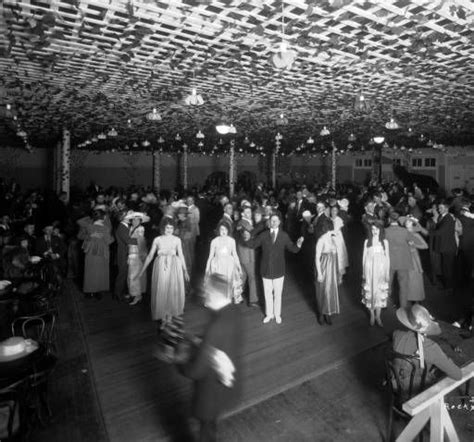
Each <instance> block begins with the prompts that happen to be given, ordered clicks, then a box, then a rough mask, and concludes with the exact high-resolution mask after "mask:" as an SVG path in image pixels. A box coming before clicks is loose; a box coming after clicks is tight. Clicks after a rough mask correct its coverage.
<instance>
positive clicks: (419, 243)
mask: <svg viewBox="0 0 474 442" xmlns="http://www.w3.org/2000/svg"><path fill="white" fill-rule="evenodd" d="M413 236H414V239H415V240H414V241H413V243H414V244H413V246H414V247H415V248H417V249H420V250H424V249H427V248H428V244H427V243H426V241H425V240H424V239H423V238H422V237H421V235H420V234H419V233H415V234H414V235H413Z"/></svg>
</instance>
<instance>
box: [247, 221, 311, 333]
mask: <svg viewBox="0 0 474 442" xmlns="http://www.w3.org/2000/svg"><path fill="white" fill-rule="evenodd" d="M280 224H281V220H280V216H279V215H277V214H273V215H272V216H271V217H270V230H267V231H265V232H263V233H261V234H260V235H258V236H257V237H256V238H253V239H250V233H248V232H246V233H244V240H246V241H248V245H249V247H252V248H257V247H261V248H262V257H261V261H260V274H261V275H262V280H263V290H264V294H265V318H264V319H263V323H264V324H267V323H268V322H270V321H271V320H272V319H275V322H276V323H277V324H281V295H282V292H283V283H284V281H285V250H288V251H290V252H292V253H298V252H299V251H300V248H301V245H302V244H303V238H299V239H298V241H297V243H296V245H295V244H294V243H293V242H292V241H291V239H290V237H289V236H288V234H287V233H286V232H284V231H283V230H281V229H280Z"/></svg>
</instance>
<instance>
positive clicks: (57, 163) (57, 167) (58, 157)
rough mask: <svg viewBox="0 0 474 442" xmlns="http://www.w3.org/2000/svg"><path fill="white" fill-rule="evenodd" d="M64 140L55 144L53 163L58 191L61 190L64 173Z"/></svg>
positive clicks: (55, 188)
mask: <svg viewBox="0 0 474 442" xmlns="http://www.w3.org/2000/svg"><path fill="white" fill-rule="evenodd" d="M61 148H62V140H60V141H58V142H57V143H56V146H54V155H53V164H54V177H53V179H54V191H55V192H56V193H59V192H61V173H62V166H61V162H62V153H61V150H62V149H61Z"/></svg>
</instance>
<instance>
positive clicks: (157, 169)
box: [153, 150, 161, 196]
mask: <svg viewBox="0 0 474 442" xmlns="http://www.w3.org/2000/svg"><path fill="white" fill-rule="evenodd" d="M160 187H161V152H160V151H159V150H155V151H153V190H154V191H155V193H156V195H157V196H158V195H159V193H160Z"/></svg>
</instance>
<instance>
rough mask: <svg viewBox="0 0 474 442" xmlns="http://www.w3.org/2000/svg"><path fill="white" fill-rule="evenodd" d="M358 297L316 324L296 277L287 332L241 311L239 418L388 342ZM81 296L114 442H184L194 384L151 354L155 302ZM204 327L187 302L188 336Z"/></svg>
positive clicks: (345, 291)
mask: <svg viewBox="0 0 474 442" xmlns="http://www.w3.org/2000/svg"><path fill="white" fill-rule="evenodd" d="M355 292H357V293H355ZM358 292H359V290H355V289H352V288H351V287H346V286H344V287H343V288H342V292H341V293H340V301H341V314H340V315H339V316H338V317H337V318H336V319H335V321H334V325H332V326H327V325H326V326H320V325H319V324H318V323H317V322H316V318H315V315H314V313H313V312H312V310H311V307H310V306H309V304H308V301H307V300H306V299H305V297H304V296H303V290H302V288H301V286H300V285H299V283H298V282H297V281H295V280H294V279H293V278H292V277H287V278H286V281H285V288H284V294H283V309H282V310H283V312H282V317H283V323H282V324H281V325H276V324H275V323H274V322H272V323H271V324H269V325H263V324H262V318H263V315H262V313H261V312H260V311H259V310H258V309H250V308H248V307H246V306H242V307H241V308H242V313H243V314H242V316H243V321H244V330H245V336H244V348H243V356H244V357H243V366H244V373H243V396H242V400H241V402H240V403H239V405H238V407H237V409H236V410H233V412H234V413H235V412H237V411H241V410H243V409H245V408H247V407H249V406H251V405H254V404H256V403H259V402H261V401H263V400H265V399H268V398H269V397H271V396H273V395H275V394H278V393H280V392H282V391H284V390H287V389H288V388H291V387H294V386H296V385H298V384H300V383H302V382H304V381H305V380H308V379H311V378H313V377H315V376H317V375H319V374H322V373H324V372H326V371H328V370H330V369H332V368H335V367H337V366H338V365H339V364H341V363H342V362H343V361H344V360H346V359H348V358H350V357H352V356H354V355H356V354H358V353H360V352H362V351H363V350H366V349H368V348H370V347H373V346H375V345H377V344H379V343H381V342H383V341H384V340H386V339H387V338H386V335H385V334H384V332H383V330H382V329H380V328H377V327H369V325H368V318H367V315H366V314H365V312H364V309H363V307H362V306H361V305H360V300H359V299H360V298H359V293H358ZM77 295H78V296H80V301H79V306H80V311H81V316H82V321H83V325H84V330H85V335H86V342H87V345H88V349H89V354H90V358H91V362H92V369H93V375H94V379H95V382H96V388H97V392H98V396H99V400H100V404H101V407H102V411H103V415H104V419H105V423H106V427H107V431H108V434H109V437H110V440H111V441H113V442H115V441H124V442H130V441H152V440H153V441H157V440H180V434H179V433H180V432H184V426H185V425H184V423H185V418H186V416H187V415H188V407H189V398H190V391H191V387H192V383H191V381H190V380H188V379H186V378H184V377H182V376H181V375H180V374H179V373H178V372H177V371H176V370H175V369H174V367H172V366H169V365H168V364H165V363H163V362H161V361H159V360H157V359H156V358H155V357H154V356H153V355H152V352H153V347H154V344H155V343H156V330H155V325H154V324H153V323H152V322H151V320H150V314H149V302H144V303H142V304H141V305H139V306H136V307H129V306H127V305H126V304H123V303H117V302H115V301H112V300H111V299H110V297H109V296H108V297H106V298H105V299H103V300H102V301H100V302H99V301H95V300H84V299H83V298H82V296H81V295H80V293H79V292H78V294H77ZM205 322H206V313H205V312H204V311H203V309H202V307H200V306H198V305H195V304H193V303H191V302H189V303H188V305H187V306H186V311H185V324H186V329H187V330H189V331H194V332H199V331H200V330H202V327H203V325H204V324H205Z"/></svg>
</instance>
